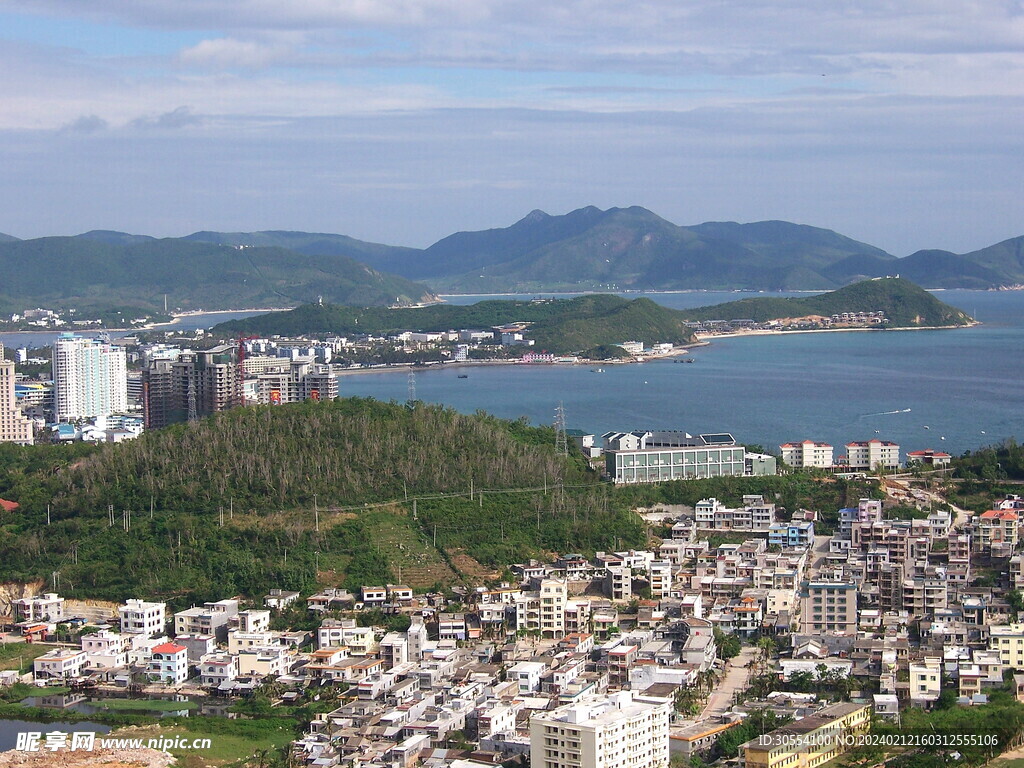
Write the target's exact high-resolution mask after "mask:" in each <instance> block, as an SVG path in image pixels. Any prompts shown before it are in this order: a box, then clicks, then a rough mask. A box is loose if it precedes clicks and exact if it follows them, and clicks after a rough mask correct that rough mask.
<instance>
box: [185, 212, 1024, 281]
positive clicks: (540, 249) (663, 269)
mask: <svg viewBox="0 0 1024 768" xmlns="http://www.w3.org/2000/svg"><path fill="white" fill-rule="evenodd" d="M187 239H190V240H204V241H207V242H217V243H229V244H234V245H239V244H244V245H264V246H270V245H274V246H278V247H281V248H290V249H293V250H297V251H299V252H301V253H307V254H315V255H344V256H348V257H349V258H353V259H356V260H358V261H364V262H365V263H367V264H369V265H370V266H372V267H374V268H375V269H380V270H383V271H386V272H393V273H395V274H399V275H403V276H405V277H407V278H410V279H412V280H421V281H423V282H424V283H426V284H427V285H429V286H431V288H433V289H435V290H437V291H446V292H452V293H503V292H523V293H529V292H531V291H553V290H609V289H618V290H685V289H750V290H829V289H834V288H838V287H841V286H843V285H847V284H849V283H853V282H857V281H858V280H863V279H866V278H871V277H884V276H886V275H894V274H899V275H900V276H902V277H906V278H907V279H909V280H911V281H913V282H915V283H918V284H919V285H923V286H926V287H928V288H980V289H985V288H1001V287H1008V286H1016V285H1022V284H1024V237H1018V238H1014V239H1012V240H1007V241H1005V242H1002V243H998V244H996V245H993V246H990V247H988V248H984V249H982V250H979V251H974V252H972V253H966V254H955V253H951V252H949V251H918V252H917V253H914V254H912V255H910V256H907V257H905V258H897V257H895V256H893V255H892V254H889V253H886V252H885V251H883V250H882V249H880V248H876V247H874V246H872V245H868V244H866V243H861V242H858V241H857V240H853V239H851V238H848V237H844V236H843V235H840V234H838V233H836V232H833V231H831V230H828V229H821V228H819V227H810V226H806V225H801V224H792V223H790V222H786V221H762V222H756V223H753V224H737V223H735V222H708V223H705V224H698V225H696V226H689V227H683V226H677V225H675V224H673V223H671V222H669V221H666V220H665V219H663V218H661V217H660V216H657V215H656V214H654V213H652V212H651V211H649V210H647V209H646V208H640V207H632V208H611V209H609V210H606V211H602V210H600V209H598V208H595V207H592V206H591V207H587V208H580V209H579V210H576V211H572V212H571V213H567V214H565V215H563V216H551V215H549V214H547V213H544V212H543V211H533V212H532V213H530V214H528V215H527V216H525V217H524V218H522V219H520V220H519V221H517V222H516V223H515V224H513V225H511V226H509V227H505V228H503V229H489V230H483V231H479V232H457V233H455V234H453V235H449V236H448V237H445V238H443V239H442V240H439V241H438V242H436V243H434V244H433V245H432V246H430V247H429V248H426V249H423V250H417V249H414V248H398V247H393V246H385V245H377V244H373V243H364V242H361V241H359V240H354V239H352V238H350V237H345V236H343V235H330V234H307V233H303V232H253V233H218V232H197V233H196V234H194V235H189V237H188V238H187Z"/></svg>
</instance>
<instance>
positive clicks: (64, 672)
mask: <svg viewBox="0 0 1024 768" xmlns="http://www.w3.org/2000/svg"><path fill="white" fill-rule="evenodd" d="M87 660H88V657H87V656H86V655H85V652H84V651H81V650H79V649H77V648H54V649H53V650H52V651H47V652H46V653H44V654H43V655H42V656H40V657H39V658H37V659H36V660H35V661H33V662H32V672H33V676H34V677H35V679H36V680H37V681H41V680H72V679H74V678H76V677H81V675H82V670H83V669H84V668H85V663H86V661H87Z"/></svg>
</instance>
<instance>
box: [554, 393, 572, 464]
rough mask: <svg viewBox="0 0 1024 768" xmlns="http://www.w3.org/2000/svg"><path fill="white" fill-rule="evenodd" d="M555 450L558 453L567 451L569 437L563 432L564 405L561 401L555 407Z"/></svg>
mask: <svg viewBox="0 0 1024 768" xmlns="http://www.w3.org/2000/svg"><path fill="white" fill-rule="evenodd" d="M555 450H556V451H558V452H559V453H569V439H568V437H567V436H566V434H565V406H564V405H562V402H561V401H559V402H558V407H557V408H555Z"/></svg>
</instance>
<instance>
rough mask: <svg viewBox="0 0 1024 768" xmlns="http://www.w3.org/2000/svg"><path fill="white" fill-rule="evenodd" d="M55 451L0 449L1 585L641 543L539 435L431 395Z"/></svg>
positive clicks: (478, 573) (480, 562)
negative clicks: (13, 504)
mask: <svg viewBox="0 0 1024 768" xmlns="http://www.w3.org/2000/svg"><path fill="white" fill-rule="evenodd" d="M61 448H62V447H55V446H38V447H33V448H15V447H5V448H4V452H3V454H0V456H2V458H4V459H5V461H4V462H3V464H2V467H3V468H2V469H0V496H2V497H3V498H6V499H11V500H14V501H17V502H19V503H20V504H21V508H20V509H19V510H17V511H16V512H13V513H6V514H5V515H4V516H3V517H2V518H0V581H8V580H13V581H25V580H30V579H36V578H42V579H48V578H51V576H52V574H53V573H54V572H58V573H59V576H58V578H59V583H60V589H61V592H62V593H65V594H67V595H68V596H92V597H104V598H108V599H115V600H120V599H124V598H126V597H130V596H133V595H143V594H145V595H154V596H163V597H166V598H168V599H171V600H175V601H177V602H179V603H181V602H189V601H196V600H205V599H211V598H214V597H224V596H226V595H229V594H234V593H244V594H248V595H255V596H259V594H260V593H261V592H264V591H265V590H268V589H270V588H271V587H286V588H293V589H303V588H305V589H309V588H312V587H313V586H314V585H315V584H317V583H331V584H342V585H347V586H350V587H356V586H359V585H360V584H363V583H384V582H387V581H390V582H397V581H398V580H399V579H402V580H404V581H407V582H410V583H412V584H413V585H414V586H419V587H425V586H430V585H431V584H433V583H434V582H435V581H442V582H452V581H456V580H458V579H460V578H463V577H473V578H475V579H477V580H478V581H479V580H480V579H482V578H483V577H485V576H486V574H488V573H492V572H493V570H494V569H499V570H500V568H502V567H503V566H504V565H506V564H507V563H509V562H512V561H514V560H518V559H521V558H523V557H529V556H531V555H537V554H541V553H542V552H544V551H555V550H557V551H566V550H572V551H593V550H595V549H601V548H611V547H613V546H615V545H617V544H618V545H620V546H637V545H639V544H641V543H642V541H643V534H642V530H641V528H640V526H639V525H638V523H637V521H636V519H635V517H634V516H632V515H630V514H629V513H628V512H627V511H626V510H625V508H624V507H622V506H621V505H618V504H616V503H615V502H614V500H612V501H611V502H609V499H608V497H607V495H606V492H605V488H604V486H601V485H599V484H598V482H597V477H596V475H595V474H594V473H593V472H591V471H590V470H589V469H588V468H587V466H586V462H585V461H584V460H583V459H582V457H579V456H568V457H567V456H562V455H560V454H558V453H557V452H556V451H555V449H554V434H553V431H552V430H550V429H544V428H536V427H530V426H527V425H525V424H523V423H520V422H507V421H502V420H499V419H496V418H493V417H490V416H487V415H485V414H476V415H473V416H465V415H461V414H458V413H455V412H454V411H451V410H447V409H444V408H442V407H439V406H428V405H422V404H417V405H416V406H406V405H398V404H394V403H392V404H386V403H380V402H376V401H373V400H363V399H348V400H340V401H336V402H330V403H328V402H324V403H312V402H310V403H302V404H297V405H288V406H278V407H263V408H245V409H237V410H234V411H230V412H226V413H221V414H217V415H216V416H215V417H213V418H210V419H205V420H202V421H199V422H194V423H191V424H183V425H178V426H175V427H171V428H169V429H166V430H159V431H155V432H149V433H146V434H145V435H143V436H142V437H141V438H140V439H139V440H136V441H133V442H131V443H124V444H119V445H110V446H104V447H102V448H99V449H89V448H84V447H83V448H78V449H73V450H72V451H70V452H62V450H61ZM524 489H525V490H524ZM531 489H533V490H531ZM481 490H483V491H484V493H483V494H481V493H480V491H481ZM471 493H472V494H473V495H470V494H471ZM47 505H49V507H50V512H49V515H50V520H51V523H50V524H49V525H47V523H46V520H47V511H46V510H47ZM111 510H112V512H111ZM126 510H129V511H130V514H128V513H126ZM315 510H318V511H319V516H318V517H319V521H318V520H317V514H316V511H315ZM317 527H319V530H316V529H317ZM126 528H127V530H126Z"/></svg>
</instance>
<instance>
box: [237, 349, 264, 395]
mask: <svg viewBox="0 0 1024 768" xmlns="http://www.w3.org/2000/svg"><path fill="white" fill-rule="evenodd" d="M258 338H259V336H243V335H242V334H239V335H238V351H237V353H236V355H235V358H236V367H235V405H245V394H244V382H245V368H244V367H243V366H242V363H244V362H245V342H247V341H252V340H253V339H258Z"/></svg>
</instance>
